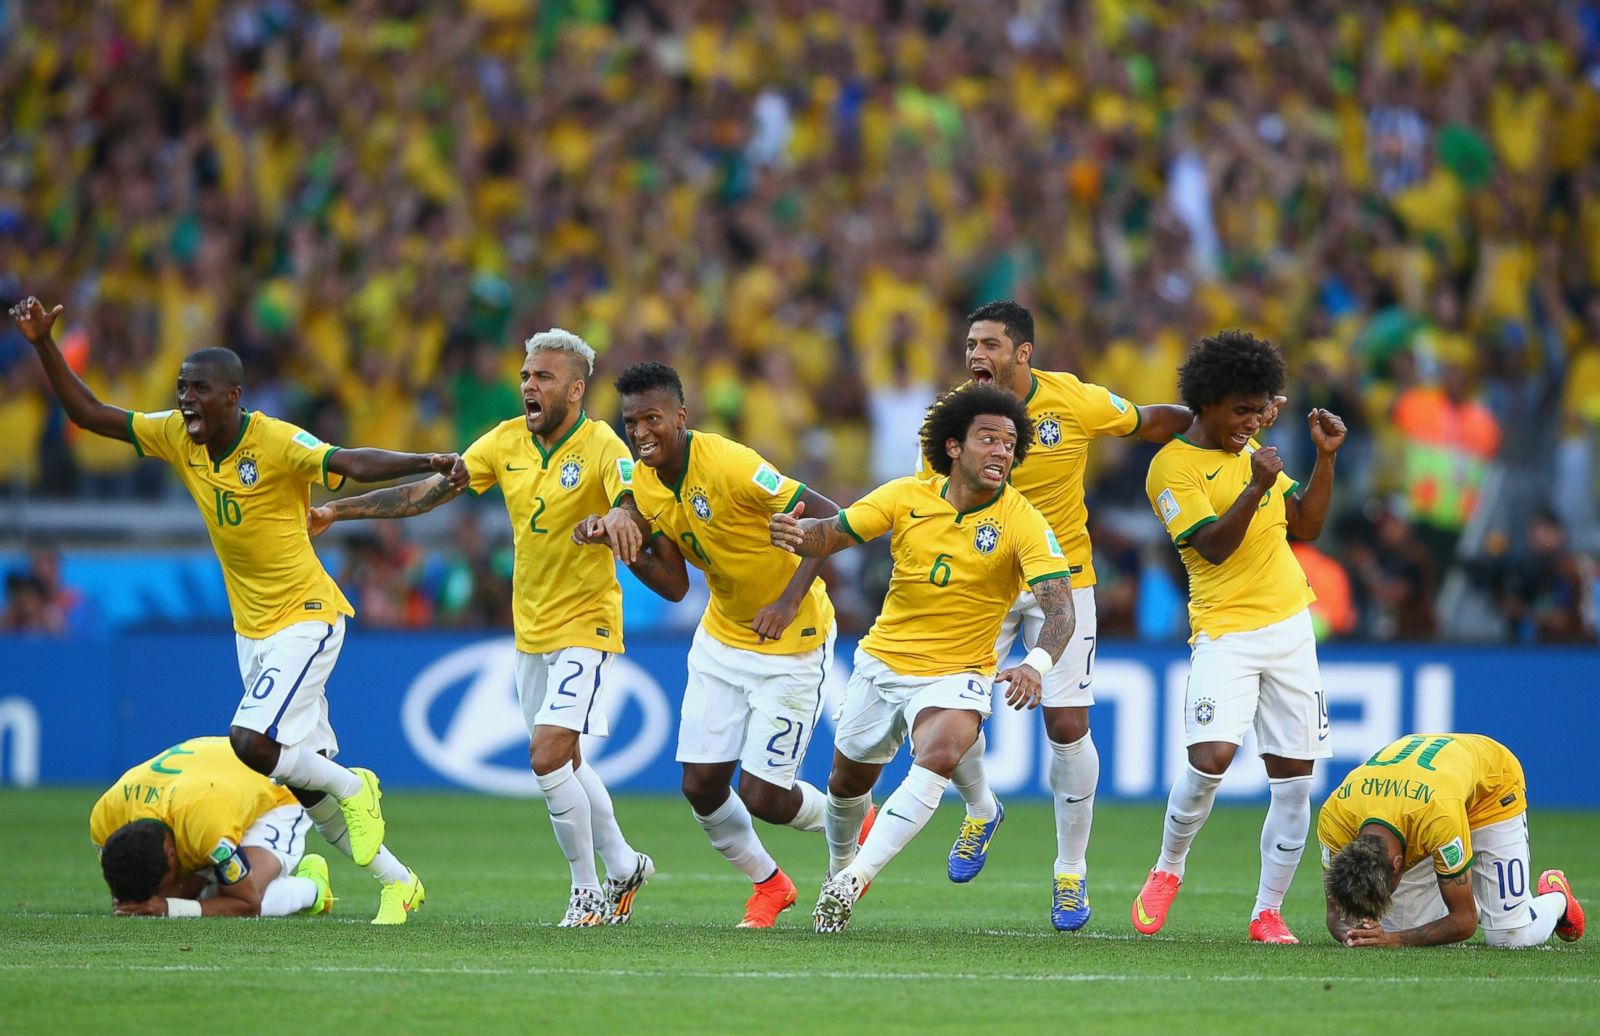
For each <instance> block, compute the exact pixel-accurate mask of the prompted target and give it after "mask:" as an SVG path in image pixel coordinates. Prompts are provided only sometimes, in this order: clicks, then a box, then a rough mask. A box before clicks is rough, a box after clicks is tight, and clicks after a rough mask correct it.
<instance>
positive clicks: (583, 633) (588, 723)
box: [310, 327, 655, 928]
mask: <svg viewBox="0 0 1600 1036" xmlns="http://www.w3.org/2000/svg"><path fill="white" fill-rule="evenodd" d="M523 348H524V352H525V353H526V356H525V358H524V360H523V362H522V407H523V413H522V414H521V415H520V416H518V417H514V418H511V419H509V420H506V421H502V422H501V423H500V424H498V425H496V426H495V427H493V428H491V429H489V431H487V432H485V433H484V434H483V435H482V436H480V437H479V438H478V440H477V441H476V442H474V443H473V444H472V445H471V446H470V447H468V449H467V452H466V453H465V454H463V459H464V460H465V461H466V465H467V471H468V473H469V474H470V475H471V478H472V484H471V486H470V487H468V488H467V492H469V493H472V494H473V495H477V494H479V493H482V492H484V491H486V490H488V488H489V487H490V486H494V485H499V486H500V489H501V492H502V494H503V495H504V497H505V504H506V514H507V515H508V516H509V517H510V519H511V534H512V543H513V546H514V549H515V552H516V560H515V562H514V565H513V569H512V577H511V578H512V585H513V588H514V590H515V594H514V601H513V611H512V622H513V625H514V628H515V631H516V637H517V670H516V673H517V699H518V701H519V702H520V703H521V705H522V715H523V718H524V719H525V720H526V721H527V724H528V736H529V738H530V741H529V748H528V759H529V762H530V764H531V765H532V767H533V774H534V777H535V778H536V779H537V780H538V782H539V788H540V790H541V791H542V792H543V793H544V801H545V806H546V808H547V809H548V811H549V813H550V824H551V827H552V828H554V830H555V836H556V844H557V845H559V846H560V847H561V852H562V854H563V855H564V856H566V858H567V863H568V866H569V868H570V870H571V872H572V896H571V898H570V899H569V900H568V905H567V912H566V915H565V916H564V917H562V919H561V921H560V922H559V925H560V926H561V927H563V928H581V927H589V926H592V925H597V924H601V923H610V924H622V923H625V922H626V921H627V920H628V919H629V918H630V917H631V916H632V912H633V900H634V896H635V894H636V893H637V891H638V889H639V887H640V886H641V885H643V884H644V883H645V881H646V880H648V879H649V877H650V876H651V875H652V874H654V873H655V864H654V863H653V862H652V861H651V859H650V857H648V856H646V855H645V854H644V853H640V852H635V851H634V850H633V848H632V846H630V845H629V844H628V840H627V839H626V838H625V837H623V834H622V829H621V828H620V827H619V826H618V824H617V815H616V810H615V808H614V807H613V806H612V802H611V794H610V792H608V791H607V790H606V786H605V784H604V783H603V782H602V781H601V780H600V776H599V774H597V773H595V771H594V767H592V766H584V765H583V757H582V754H581V753H580V751H579V747H578V738H579V736H580V735H583V734H594V735H596V736H599V737H604V736H605V734H606V713H605V709H604V707H603V704H602V700H603V697H604V694H605V684H606V675H607V674H608V673H609V672H610V670H611V662H612V660H613V659H614V658H615V657H616V656H617V655H619V654H621V653H622V589H621V587H620V586H619V585H618V584H617V571H616V566H615V565H614V564H613V563H612V561H611V559H610V558H609V557H607V556H606V555H605V554H603V553H601V552H599V551H592V550H584V549H582V548H581V547H579V546H577V545H576V544H574V543H573V542H572V540H571V538H570V537H569V536H568V534H567V531H568V530H569V529H571V528H572V527H573V526H574V525H575V524H576V523H577V522H578V520H579V519H580V518H582V517H584V516H586V515H589V514H592V513H594V512H595V511H597V510H600V511H603V510H605V509H606V508H608V507H610V506H612V505H613V504H617V503H620V502H621V501H622V500H624V499H626V498H627V497H628V496H629V495H630V494H631V493H632V491H633V459H632V458H631V457H630V456H629V455H628V448H627V447H626V446H624V445H623V443H622V440H621V439H619V438H617V433H616V432H613V431H612V430H611V427H610V426H609V425H607V424H606V423H605V422H603V421H594V420H591V419H590V418H589V417H588V416H587V415H586V414H585V413H584V411H583V397H584V393H585V391H586V390H587V388H588V384H589V382H588V379H589V377H590V376H591V375H592V374H593V373H594V350H593V349H591V348H590V347H589V345H588V343H587V342H585V341H584V340H583V339H581V338H579V337H578V336H577V335H575V334H573V333H572V332H570V331H564V330H562V329H561V328H559V327H557V328H551V329H550V330H548V331H544V332H541V333H539V334H536V335H534V336H533V337H532V338H529V339H528V340H527V342H525V343H524V345H523ZM460 492H461V489H460V488H459V487H457V486H454V485H452V484H451V483H450V481H449V480H448V479H446V478H445V477H444V476H442V475H434V476H433V477H432V478H428V479H423V480H421V481H419V482H412V483H409V484H407V485H403V486H396V487H393V488H390V489H379V490H376V491H374V492H371V493H367V494H365V495H364V496H358V497H350V498H347V499H343V500H335V501H333V502H332V503H330V504H327V505H326V506H324V507H317V508H312V510H311V519H310V521H311V530H312V534H313V535H316V534H318V533H320V532H322V530H323V529H325V528H327V526H328V524H329V523H330V522H334V521H340V520H344V519H352V518H407V517H410V516H412V515H418V514H422V513H424V512H426V511H431V510H433V509H434V508H435V507H438V506H439V505H440V504H442V503H444V502H445V501H447V500H452V499H454V498H455V497H456V496H457V495H459V494H460ZM596 849H598V850H599V852H600V857H601V859H602V860H603V861H604V863H605V866H606V873H607V878H606V881H605V884H604V885H603V886H602V885H601V883H600V878H599V874H598V873H597V872H596V869H595V861H594V856H595V850H596Z"/></svg>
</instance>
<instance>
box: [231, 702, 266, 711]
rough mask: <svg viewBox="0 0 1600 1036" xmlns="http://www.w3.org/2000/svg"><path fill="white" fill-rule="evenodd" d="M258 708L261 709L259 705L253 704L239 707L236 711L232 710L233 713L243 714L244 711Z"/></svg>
mask: <svg viewBox="0 0 1600 1036" xmlns="http://www.w3.org/2000/svg"><path fill="white" fill-rule="evenodd" d="M260 707H261V706H260V705H254V704H252V705H241V706H239V707H238V708H237V709H234V710H233V711H235V712H245V711H247V710H249V709H259V708H260Z"/></svg>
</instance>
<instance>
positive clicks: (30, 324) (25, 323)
mask: <svg viewBox="0 0 1600 1036" xmlns="http://www.w3.org/2000/svg"><path fill="white" fill-rule="evenodd" d="M65 310H66V307H65V306H57V307H56V308H55V309H52V310H49V311H46V310H45V308H44V303H42V302H40V301H39V300H38V299H36V298H34V297H33V296H32V295H29V296H28V297H27V298H25V299H23V300H22V301H21V302H19V303H17V304H16V305H15V306H12V307H11V319H12V320H15V321H16V322H17V328H18V330H20V331H21V332H22V337H24V338H26V339H27V340H28V341H30V342H42V341H44V340H45V339H46V338H48V337H49V336H50V329H51V328H52V327H54V326H55V323H56V318H57V317H59V316H60V315H61V314H62V313H63V312H64V311H65Z"/></svg>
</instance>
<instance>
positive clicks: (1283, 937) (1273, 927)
mask: <svg viewBox="0 0 1600 1036" xmlns="http://www.w3.org/2000/svg"><path fill="white" fill-rule="evenodd" d="M1250 941H1251V942H1265V943H1272V944H1273V945H1276V946H1299V945H1300V940H1299V939H1296V938H1295V937H1294V933H1293V932H1291V931H1289V926H1288V925H1287V924H1284V922H1283V915H1282V914H1281V913H1279V912H1278V911H1276V910H1263V911H1261V913H1259V914H1257V915H1256V918H1255V920H1253V921H1251V922H1250Z"/></svg>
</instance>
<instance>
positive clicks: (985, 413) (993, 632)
mask: <svg viewBox="0 0 1600 1036" xmlns="http://www.w3.org/2000/svg"><path fill="white" fill-rule="evenodd" d="M1032 442H1033V424H1032V422H1031V421H1029V419H1028V411H1027V408H1026V407H1025V406H1024V404H1023V402H1022V400H1020V399H1018V398H1017V397H1016V396H1015V395H1013V394H1011V393H1009V392H1005V391H1003V390H1001V389H996V388H991V387H986V386H981V385H969V386H965V387H962V388H959V389H956V390H954V391H952V392H950V393H948V394H947V395H945V396H944V397H943V398H941V399H940V400H939V401H938V402H937V403H935V404H934V405H933V406H932V407H931V408H929V410H928V416H927V420H926V421H925V423H924V424H923V426H922V450H923V454H924V456H926V458H927V461H928V464H929V465H930V466H931V467H932V468H933V469H934V471H936V472H937V473H938V474H939V476H940V477H938V478H935V479H932V480H924V479H918V478H914V477H913V478H901V479H896V480H895V481H893V482H889V483H886V484H884V485H882V486H880V487H878V488H877V489H875V490H873V491H872V492H871V493H868V494H867V495H866V496H865V497H863V498H862V499H861V500H859V501H857V502H856V503H854V504H852V505H850V506H849V507H847V508H845V509H844V510H842V511H840V512H839V513H838V514H837V515H834V516H833V517H831V518H805V519H797V518H796V517H795V515H794V514H775V515H773V516H772V519H771V536H772V542H773V543H774V544H776V545H777V546H780V547H783V548H784V549H786V550H792V551H794V552H795V553H797V554H800V555H802V556H805V557H821V556H824V555H827V554H832V553H834V552H836V551H840V550H844V549H845V548H847V547H853V546H855V545H857V544H859V543H865V542H866V541H867V540H870V539H873V538H874V537H877V536H881V535H883V534H884V533H886V532H887V533H889V534H890V551H891V553H892V555H893V557H894V571H893V574H892V575H891V576H890V580H889V593H888V596H887V597H886V598H885V599H884V603H883V611H882V613H881V614H879V616H878V619H877V621H876V622H874V623H873V625H872V629H871V630H869V631H868V632H867V635H866V636H865V637H864V638H862V640H861V643H860V645H859V646H858V647H857V649H856V656H855V663H854V665H855V669H854V672H853V673H852V675H851V677H850V683H849V685H848V687H847V688H846V690H845V700H844V704H843V706H842V707H841V709H840V714H839V722H838V728H837V733H836V735H835V742H834V743H835V750H834V754H833V770H832V772H831V773H830V774H829V777H828V811H827V819H826V831H827V835H828V854H829V857H830V859H829V876H828V879H827V880H826V881H825V882H824V883H823V885H822V893H821V895H820V896H819V897H818V899H817V906H816V911H815V914H814V921H815V924H816V930H817V931H819V932H837V931H841V930H843V929H844V927H845V925H846V924H848V923H849V921H850V914H851V911H852V909H853V908H854V906H855V903H856V901H857V900H858V899H860V898H861V896H862V894H863V893H864V892H865V891H866V888H867V886H868V885H869V884H871V882H872V879H873V878H874V877H876V876H877V874H878V872H879V871H881V870H882V869H883V868H884V867H885V866H886V865H887V864H888V862H889V861H890V860H892V859H893V858H894V857H895V855H896V854H897V853H899V852H900V850H901V849H903V848H905V846H906V845H907V844H908V843H909V842H910V841H911V839H912V838H913V837H914V836H915V835H916V833H917V832H918V831H920V830H922V828H923V827H924V826H925V825H926V824H927V823H928V821H929V820H930V819H931V818H932V817H933V813H934V810H935V809H937V808H938V806H939V798H940V796H941V795H943V794H944V790H945V787H946V786H947V785H949V783H950V778H951V775H952V774H953V773H954V772H955V769H956V764H957V763H958V762H959V761H960V760H961V759H962V757H963V756H965V755H966V753H967V752H968V751H969V750H970V749H971V748H972V746H973V745H974V744H976V743H977V740H978V734H979V732H980V730H981V729H982V726H983V721H984V720H985V719H986V718H988V715H989V698H990V694H991V692H992V690H993V686H994V684H996V683H1006V684H1009V685H1010V686H1009V687H1008V688H1007V691H1006V702H1007V704H1009V705H1011V706H1012V707H1013V708H1017V709H1021V708H1030V709H1031V708H1036V707H1037V706H1038V704H1039V696H1040V691H1041V684H1042V680H1043V678H1044V674H1045V673H1047V672H1049V671H1050V669H1051V667H1052V666H1054V665H1055V663H1056V661H1057V660H1058V659H1059V658H1060V657H1061V653H1062V651H1063V650H1064V649H1065V648H1066V645H1067V643H1068V641H1069V640H1071V638H1072V628H1073V622H1074V619H1073V611H1072V586H1071V582H1070V579H1069V577H1068V574H1067V561H1066V557H1065V556H1064V555H1063V554H1062V551H1061V547H1060V545H1059V544H1058V543H1057V542H1056V537H1055V533H1054V532H1052V531H1051V529H1050V525H1049V523H1048V522H1046V521H1045V519H1044V516H1043V515H1041V514H1040V513H1039V511H1038V510H1037V509H1036V508H1035V507H1034V506H1033V505H1032V504H1030V503H1028V501H1027V499H1026V498H1024V497H1023V495H1022V494H1021V493H1019V492H1017V490H1016V489H1014V488H1012V486H1011V485H1010V484H1009V483H1008V482H1007V478H1008V477H1009V476H1010V474H1011V469H1012V466H1013V464H1016V463H1020V462H1021V461H1022V460H1023V458H1024V457H1026V456H1027V453H1028V447H1029V446H1030V445H1031V444H1032ZM1024 587H1028V588H1031V589H1032V591H1033V594H1034V597H1035V599H1036V600H1037V601H1038V602H1039V606H1040V607H1041V608H1042V609H1043V610H1044V624H1043V626H1042V628H1041V629H1040V631H1039V636H1038V640H1037V642H1036V644H1035V647H1034V648H1033V650H1032V651H1030V652H1028V655H1027V658H1026V659H1024V661H1023V663H1022V664H1021V665H1019V666H1017V667H1015V668H1012V669H1007V670H1005V671H1004V672H1002V673H1000V674H998V675H995V662H996V657H995V649H994V648H995V638H996V636H997V635H998V634H999V632H1000V624H1001V622H1002V621H1003V620H1004V619H1005V616H1006V613H1007V611H1009V610H1010V608H1011V604H1012V602H1013V601H1015V600H1016V599H1017V595H1018V593H1020V592H1021V591H1022V590H1023V588H1024ZM908 734H909V735H910V738H911V743H912V753H911V754H912V766H911V771H910V773H908V774H907V775H906V778H905V780H904V781H903V782H902V783H901V785H900V787H899V788H898V789H896V790H895V792H894V793H893V794H892V795H890V796H889V798H888V799H887V800H885V802H884V804H883V809H882V812H881V814H880V816H879V818H878V822H877V823H876V824H874V825H873V827H872V830H871V832H870V833H869V834H868V835H867V837H866V840H865V841H864V842H863V843H862V844H861V846H860V851H859V852H857V847H856V840H857V837H858V835H859V833H860V831H861V827H862V823H863V822H864V821H865V819H866V815H867V811H868V809H869V808H870V807H871V802H872V799H871V793H872V786H873V784H874V783H876V781H877V779H878V775H879V774H880V773H881V772H882V771H883V767H884V765H885V764H886V763H888V762H889V761H890V760H892V759H893V758H894V757H895V754H896V753H897V752H898V751H899V750H900V744H901V742H903V741H905V740H906V737H907V735H908Z"/></svg>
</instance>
